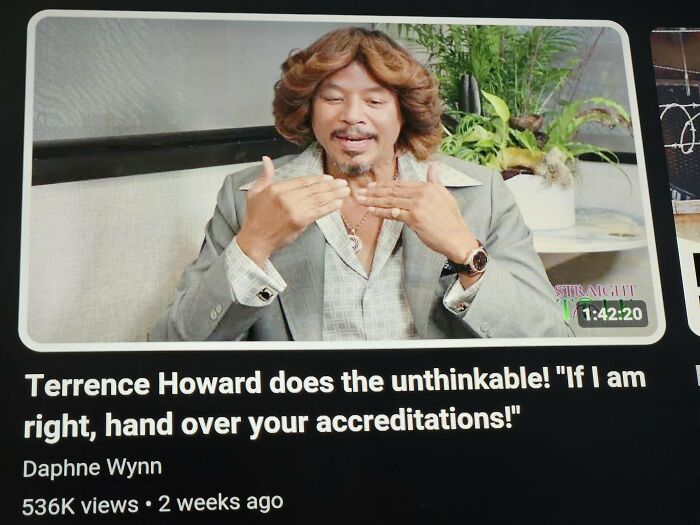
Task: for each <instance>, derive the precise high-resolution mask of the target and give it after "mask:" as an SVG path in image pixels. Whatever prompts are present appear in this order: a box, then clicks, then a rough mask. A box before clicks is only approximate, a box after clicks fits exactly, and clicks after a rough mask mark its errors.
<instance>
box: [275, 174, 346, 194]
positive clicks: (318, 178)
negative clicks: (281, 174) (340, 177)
mask: <svg viewBox="0 0 700 525" xmlns="http://www.w3.org/2000/svg"><path fill="white" fill-rule="evenodd" d="M332 180H333V176H332V175H304V176H303V177H293V178H291V179H286V180H283V181H280V182H278V183H277V184H278V187H279V189H280V190H282V191H291V190H296V189H299V188H306V187H309V186H313V185H314V184H319V183H322V182H325V183H328V182H330V181H332Z"/></svg>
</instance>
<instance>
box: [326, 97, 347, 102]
mask: <svg viewBox="0 0 700 525" xmlns="http://www.w3.org/2000/svg"><path fill="white" fill-rule="evenodd" d="M323 100H325V101H326V102H340V101H341V100H343V99H342V98H340V97H323Z"/></svg>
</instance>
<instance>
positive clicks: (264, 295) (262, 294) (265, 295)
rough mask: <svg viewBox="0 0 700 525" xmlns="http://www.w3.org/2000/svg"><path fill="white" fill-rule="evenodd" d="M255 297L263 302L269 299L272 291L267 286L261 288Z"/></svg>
mask: <svg viewBox="0 0 700 525" xmlns="http://www.w3.org/2000/svg"><path fill="white" fill-rule="evenodd" d="M256 296H257V298H258V299H260V300H261V301H263V302H268V301H269V300H270V299H272V292H271V291H270V289H269V288H268V287H265V288H263V289H262V290H260V291H259V292H258V293H257V294H256Z"/></svg>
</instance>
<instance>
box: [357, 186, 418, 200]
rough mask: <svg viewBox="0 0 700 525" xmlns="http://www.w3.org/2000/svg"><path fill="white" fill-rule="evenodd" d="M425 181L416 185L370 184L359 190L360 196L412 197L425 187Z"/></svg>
mask: <svg viewBox="0 0 700 525" xmlns="http://www.w3.org/2000/svg"><path fill="white" fill-rule="evenodd" d="M424 186H425V183H424V182H421V183H418V184H417V185H416V186H412V185H411V186H403V185H401V186H398V185H397V186H393V185H392V186H379V185H377V186H368V187H367V188H361V189H359V190H357V196H358V197H403V198H406V199H408V198H411V197H413V196H415V195H416V193H417V192H419V191H420V190H421V189H422V188H423V187H424Z"/></svg>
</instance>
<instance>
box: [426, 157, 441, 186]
mask: <svg viewBox="0 0 700 525" xmlns="http://www.w3.org/2000/svg"><path fill="white" fill-rule="evenodd" d="M428 182H436V183H438V184H440V185H442V182H440V177H438V169H437V164H435V163H434V162H431V163H430V164H429V165H428Z"/></svg>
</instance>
